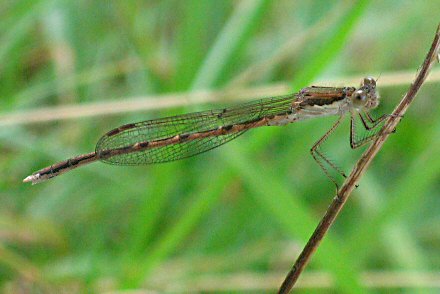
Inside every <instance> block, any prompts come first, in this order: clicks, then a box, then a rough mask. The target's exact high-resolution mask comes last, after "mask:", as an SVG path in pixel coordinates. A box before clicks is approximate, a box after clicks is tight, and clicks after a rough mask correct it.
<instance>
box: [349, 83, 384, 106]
mask: <svg viewBox="0 0 440 294" xmlns="http://www.w3.org/2000/svg"><path fill="white" fill-rule="evenodd" d="M350 100H351V102H352V103H353V106H354V107H355V108H357V109H362V108H367V109H372V108H376V107H377V106H378V105H379V93H378V92H377V89H376V80H375V79H374V78H372V77H366V78H364V79H363V81H362V82H361V86H360V87H359V89H357V90H356V91H354V92H353V94H352V95H351V97H350Z"/></svg>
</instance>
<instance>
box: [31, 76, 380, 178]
mask: <svg viewBox="0 0 440 294" xmlns="http://www.w3.org/2000/svg"><path fill="white" fill-rule="evenodd" d="M378 105H379V95H378V92H377V89H376V81H375V80H374V79H373V78H371V77H367V78H364V79H363V81H362V83H361V85H360V87H359V88H357V89H356V88H354V87H339V88H335V87H316V86H311V87H307V88H304V89H302V90H301V91H300V92H298V93H295V94H290V95H285V96H278V97H271V98H265V99H261V100H257V101H253V102H249V103H245V104H241V105H238V106H233V107H231V108H223V109H217V110H208V111H202V112H195V113H190V114H184V115H178V116H172V117H166V118H160V119H153V120H147V121H142V122H138V123H130V124H126V125H123V126H120V127H118V128H116V129H113V130H111V131H109V132H108V133H107V134H105V135H104V136H103V137H102V138H101V139H100V140H99V141H98V143H97V145H96V148H95V151H94V152H91V153H88V154H83V155H80V156H76V157H73V158H70V159H68V160H65V161H62V162H59V163H56V164H53V165H51V166H49V167H46V168H43V169H41V170H39V171H37V172H35V173H33V174H32V175H30V176H28V177H27V178H25V179H24V180H23V181H24V182H32V183H33V184H35V183H39V182H42V181H45V180H47V179H50V178H53V177H55V176H57V175H60V174H62V173H65V172H67V171H70V170H72V169H74V168H77V167H79V166H82V165H85V164H87V163H91V162H94V161H97V160H100V161H103V162H106V163H110V164H119V165H141V164H154V163H163V162H169V161H174V160H179V159H183V158H188V157H191V156H194V155H197V154H200V153H203V152H206V151H208V150H211V149H213V148H216V147H218V146H220V145H222V144H225V143H227V142H229V141H231V140H233V139H235V138H237V137H238V136H240V135H241V134H243V133H244V132H246V131H248V130H250V129H253V128H257V127H262V126H282V125H286V124H288V123H292V122H296V121H301V120H305V119H309V118H316V117H322V116H331V115H333V116H339V119H338V120H337V121H336V123H335V124H334V125H333V126H332V128H331V129H330V130H329V131H328V132H327V133H325V134H324V136H323V137H321V139H320V140H318V141H317V142H316V144H315V145H314V146H313V147H312V148H311V153H312V156H313V158H314V159H315V160H316V161H317V162H318V164H319V165H320V166H321V168H322V169H323V170H324V172H325V173H326V175H327V176H328V177H329V178H330V179H331V180H332V181H333V182H334V183H335V184H336V181H335V179H334V178H333V177H332V176H331V175H330V174H329V172H328V170H327V168H326V165H328V166H330V167H331V168H333V169H335V170H336V171H338V172H339V173H340V174H341V175H343V176H345V174H344V173H343V172H342V171H341V170H340V169H339V168H338V167H337V166H336V165H334V164H333V163H332V162H330V161H329V160H328V159H327V158H326V157H325V156H324V155H323V154H322V152H320V151H319V146H320V145H321V144H322V142H324V141H325V140H326V139H327V137H328V136H329V135H330V134H331V133H332V132H333V131H334V130H335V129H336V127H337V126H338V125H339V123H340V122H341V120H342V118H343V117H344V115H345V114H346V113H350V117H351V127H350V145H351V147H352V148H357V147H359V146H362V145H364V144H366V143H368V142H369V141H371V140H372V139H373V138H374V136H375V134H376V133H373V134H371V135H370V136H367V137H363V138H362V139H357V137H356V131H355V117H356V116H359V117H360V119H361V121H362V124H363V126H364V127H365V129H367V130H371V129H374V128H376V127H377V126H378V125H380V123H381V122H382V121H383V120H384V119H385V118H386V115H384V116H381V117H380V118H378V119H373V118H372V116H371V115H370V113H369V110H370V109H373V108H375V107H377V106H378Z"/></svg>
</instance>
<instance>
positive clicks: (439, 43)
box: [278, 24, 440, 293]
mask: <svg viewBox="0 0 440 294" xmlns="http://www.w3.org/2000/svg"><path fill="white" fill-rule="evenodd" d="M439 47H440V24H439V26H438V27H437V31H436V34H435V37H434V41H433V42H432V45H431V49H430V50H429V52H428V54H427V56H426V58H425V61H424V62H423V64H422V67H421V69H420V71H419V72H418V74H417V77H416V79H415V80H414V82H413V83H412V84H411V86H410V88H409V90H408V92H407V93H406V95H405V96H404V97H403V99H402V100H401V101H400V103H399V105H397V107H396V108H395V109H394V111H393V114H392V115H391V116H390V117H389V119H388V120H387V121H386V123H385V124H384V126H383V128H382V130H381V132H380V133H379V135H378V136H377V138H376V140H375V141H374V142H373V143H372V144H371V146H370V147H369V148H368V149H367V150H366V151H365V152H364V154H362V157H361V158H360V159H359V161H358V162H357V163H356V165H355V167H354V169H353V171H352V172H351V174H350V176H349V177H348V178H347V179H346V181H345V182H344V184H343V186H342V187H341V189H339V191H338V192H337V194H336V196H335V197H334V198H333V201H332V203H331V204H330V206H329V207H328V209H327V211H326V213H325V215H324V217H323V218H322V219H321V222H320V223H319V224H318V226H317V227H316V229H315V231H314V232H313V234H312V236H311V237H310V239H309V241H308V242H307V244H306V246H305V247H304V249H303V251H302V252H301V254H300V255H299V257H298V259H297V260H296V262H295V264H294V265H293V267H292V269H291V270H290V272H289V273H288V274H287V276H286V278H285V279H284V282H283V284H282V285H281V287H280V289H279V291H278V293H288V292H289V291H290V290H291V289H292V287H293V286H294V285H295V283H296V281H297V280H298V277H299V276H300V274H301V272H302V271H303V270H304V268H305V266H306V265H307V263H308V262H309V260H310V258H311V256H312V255H313V253H314V252H315V251H316V249H317V248H318V246H319V244H320V242H321V240H322V238H323V237H324V236H325V234H326V233H327V231H328V229H329V228H330V226H331V225H332V224H333V222H334V221H335V219H336V217H337V216H338V214H339V212H340V211H341V209H342V208H343V207H344V204H345V203H346V202H347V199H348V197H349V196H350V194H351V192H352V191H353V189H354V188H355V186H356V184H357V183H358V182H359V180H360V178H361V176H362V175H363V173H364V172H365V171H366V170H367V168H368V166H369V165H370V163H371V161H372V160H373V158H374V157H375V156H376V154H377V153H378V152H379V150H380V149H381V148H382V145H383V144H384V143H385V141H386V139H387V138H388V136H389V135H390V134H391V133H392V132H393V131H394V130H395V129H396V126H397V125H398V124H399V122H400V120H401V118H402V117H403V115H404V114H405V112H406V110H407V109H408V107H409V105H410V104H411V102H412V101H413V100H414V97H415V96H416V94H417V92H418V91H419V89H420V87H421V86H422V84H423V83H424V81H425V79H426V77H427V76H428V74H429V72H430V70H431V67H432V65H433V64H434V62H435V60H438V59H439Z"/></svg>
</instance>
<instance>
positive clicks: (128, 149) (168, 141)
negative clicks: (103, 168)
mask: <svg viewBox="0 0 440 294" xmlns="http://www.w3.org/2000/svg"><path fill="white" fill-rule="evenodd" d="M267 124H268V118H266V117H263V118H259V119H257V120H254V121H249V122H246V123H242V124H236V125H227V126H220V127H218V128H217V129H213V130H208V131H204V132H198V133H190V134H180V135H175V136H173V137H168V138H164V139H160V140H153V141H144V142H138V143H135V144H133V145H129V146H124V147H120V148H117V149H113V150H102V151H100V152H99V154H98V156H99V158H101V159H106V158H110V157H112V156H115V155H119V154H127V153H132V152H138V151H142V150H146V149H152V148H160V147H163V146H167V145H172V144H178V143H181V142H187V141H193V140H197V139H203V138H207V137H213V136H222V135H227V134H231V133H237V132H242V131H245V130H248V129H251V128H256V127H261V126H265V125H267Z"/></svg>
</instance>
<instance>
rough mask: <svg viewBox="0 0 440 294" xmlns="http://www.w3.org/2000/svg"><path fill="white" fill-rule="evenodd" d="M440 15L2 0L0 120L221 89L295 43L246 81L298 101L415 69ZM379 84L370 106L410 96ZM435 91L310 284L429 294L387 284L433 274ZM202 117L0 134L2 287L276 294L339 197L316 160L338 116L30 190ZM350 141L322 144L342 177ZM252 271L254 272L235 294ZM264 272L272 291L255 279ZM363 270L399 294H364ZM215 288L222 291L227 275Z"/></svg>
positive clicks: (81, 122) (422, 4)
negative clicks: (107, 142)
mask: <svg viewBox="0 0 440 294" xmlns="http://www.w3.org/2000/svg"><path fill="white" fill-rule="evenodd" d="M439 7H440V2H439V1H353V2H352V1H325V0H314V1H288V0H284V1H268V0H255V1H246V0H242V1H232V0H231V1H230V0H224V1H198V0H188V1H177V0H164V1H153V0H150V1H84V0H81V1H63V0H38V1H30V0H29V1H26V0H21V1H8V0H6V1H2V3H0V16H1V17H0V121H1V118H2V116H3V117H4V116H6V115H8V114H10V113H20V112H23V111H27V110H32V109H39V108H42V107H47V108H49V109H50V108H51V107H53V106H59V105H77V104H85V105H87V104H89V103H93V102H102V101H121V102H123V101H124V100H125V99H130V97H135V96H147V95H148V96H152V95H158V94H164V93H173V92H179V93H180V92H187V93H191V91H195V90H198V89H222V88H226V87H229V91H231V89H230V85H231V84H233V82H234V80H235V79H236V78H237V77H239V76H240V74H241V73H243V72H244V71H246V70H247V69H249V68H251V67H252V66H254V65H255V64H259V63H261V62H264V61H265V60H270V59H271V58H273V56H275V55H277V54H278V53H279V51H280V49H281V48H283V45H286V43H287V42H288V40H291V39H292V38H294V37H295V36H298V40H297V41H296V42H294V50H292V51H291V52H289V54H288V55H285V56H284V58H283V59H280V60H279V61H278V62H273V63H271V64H269V65H266V66H263V70H260V71H256V72H255V73H253V72H252V74H251V78H250V79H248V80H245V81H244V82H242V83H241V84H240V87H246V86H252V85H264V84H270V83H273V82H279V81H288V82H289V83H290V84H291V85H293V86H292V91H297V90H298V89H300V88H301V87H304V86H307V85H311V84H314V83H315V84H316V80H317V79H320V80H328V79H335V77H342V76H345V77H350V76H362V75H368V74H371V75H376V76H377V75H379V74H381V76H384V77H385V76H387V75H388V74H390V73H394V72H399V71H402V70H404V71H410V72H414V73H415V72H416V69H417V68H418V66H419V65H420V64H421V62H422V60H423V58H424V56H425V54H426V52H427V50H428V46H429V45H430V42H431V39H432V37H433V34H434V31H435V28H436V26H437V22H438V11H439V10H438V8H439ZM294 40H295V39H294ZM295 44H296V45H295ZM288 48H289V46H288ZM380 82H381V81H380V79H379V82H378V83H379V89H380V90H381V93H382V97H383V98H382V104H381V107H380V109H379V110H378V112H389V111H390V110H391V109H392V108H393V107H394V105H395V104H396V103H397V102H398V100H399V98H400V97H401V96H402V95H403V94H404V93H405V90H406V89H407V85H405V86H402V85H401V84H399V85H396V86H388V87H383V88H381V86H380ZM408 82H409V81H408ZM397 84H398V83H397ZM354 86H356V85H354ZM232 89H233V88H232ZM439 94H440V88H439V86H438V83H431V84H426V85H425V86H424V87H423V89H422V91H421V93H420V95H419V97H417V101H416V102H415V104H414V106H413V107H412V108H411V109H410V111H409V112H408V114H407V115H406V117H405V118H404V120H403V122H402V123H401V124H400V126H399V128H398V130H397V133H396V134H395V135H393V136H392V137H391V138H390V140H389V141H388V142H387V143H386V145H385V147H384V148H383V149H382V150H381V152H380V153H379V155H378V156H377V157H376V159H375V161H374V163H373V165H372V166H371V167H370V169H369V171H368V173H367V174H366V175H365V176H364V177H363V180H362V182H361V183H360V187H359V188H358V189H356V191H354V193H353V195H352V198H351V199H350V201H349V203H348V205H347V207H345V209H344V211H343V212H342V213H341V215H340V217H339V220H338V221H337V222H336V224H335V226H334V227H333V228H332V229H331V231H330V233H329V235H328V236H327V237H326V239H325V241H324V242H323V244H322V246H321V247H320V248H319V250H318V252H317V254H316V256H315V257H314V258H313V260H312V262H311V264H310V265H309V267H308V269H307V271H306V273H305V275H304V276H305V277H306V276H307V274H308V273H315V272H321V273H322V272H327V273H330V274H331V276H332V277H333V279H334V280H333V281H334V284H333V289H334V291H335V292H337V293H344V292H345V293H365V292H368V291H371V292H372V293H390V292H392V291H394V292H395V293H402V291H403V292H405V291H406V292H407V293H415V292H417V291H420V292H421V293H425V292H428V293H429V292H431V291H432V293H435V292H436V290H435V289H434V288H429V287H426V286H421V287H413V286H408V284H406V283H405V282H406V281H407V280H408V279H409V278H402V279H394V278H393V277H395V276H392V275H391V277H390V276H389V275H388V274H389V273H408V275H409V276H410V277H411V278H412V279H415V280H416V281H417V279H418V278H420V279H423V277H422V275H424V274H430V273H433V272H435V271H437V272H438V271H439V270H440V229H439V228H440V216H439V213H438V211H439V208H440V197H439V196H440V193H439V189H440V184H439V183H440V156H439V154H438V151H439V147H440V118H439V115H438V110H439V109H440V108H439V106H440V102H439V101H440V100H439V99H438V97H439ZM189 97H191V96H190V95H189ZM189 99H191V98H189ZM210 107H218V106H214V105H202V106H200V105H194V106H193V107H185V108H180V109H177V108H174V109H170V110H163V111H149V112H132V113H129V114H124V115H122V114H119V115H110V113H109V114H108V115H101V116H99V117H98V116H92V117H84V118H76V119H74V120H62V121H59V120H52V121H48V122H42V123H33V124H26V123H25V124H11V125H5V124H4V125H2V127H1V129H0V158H1V160H0V162H1V166H0V196H1V197H0V201H1V205H0V209H1V210H0V232H1V234H0V237H1V239H0V241H1V243H0V282H1V287H2V289H3V290H4V291H6V292H11V293H12V292H16V291H18V290H19V289H21V290H29V291H32V290H36V289H40V290H41V291H42V292H58V291H64V292H102V291H110V290H111V291H115V290H120V289H140V288H142V289H151V290H158V291H164V290H167V291H176V292H181V291H182V289H190V290H188V291H192V292H194V291H196V290H197V289H200V291H203V290H206V291H208V290H209V291H212V292H220V291H221V290H224V289H228V291H232V292H241V291H245V290H246V289H248V290H249V291H256V292H260V291H270V292H274V290H275V288H276V287H277V285H278V281H279V282H281V279H282V277H283V275H284V274H285V273H287V271H288V269H289V268H290V266H291V264H292V263H293V261H294V257H295V256H296V255H297V254H298V252H299V251H298V250H299V249H300V248H301V246H302V245H303V244H304V243H305V241H306V240H307V238H308V237H309V236H310V234H311V233H312V231H313V229H314V227H315V226H316V224H317V223H318V222H319V219H320V216H321V215H322V214H323V212H324V211H325V208H326V207H327V205H328V204H329V202H330V201H331V199H332V197H333V194H334V187H333V186H332V183H331V182H330V181H328V179H326V177H325V176H324V175H323V173H322V172H321V170H320V169H319V167H318V166H317V165H316V164H315V163H314V162H313V159H312V158H311V156H310V155H309V148H310V147H311V146H312V144H313V143H314V141H315V140H316V139H318V138H319V137H320V136H321V135H322V134H323V133H324V132H325V131H326V130H327V129H328V128H329V127H330V125H331V122H332V121H333V119H334V118H329V119H320V120H315V121H306V122H304V123H301V124H297V125H291V126H286V127H283V128H262V129H259V130H256V131H252V132H249V133H247V134H245V135H244V136H242V137H240V138H239V139H237V140H235V141H234V142H231V143H229V144H227V145H226V146H224V147H221V148H219V149H216V150H214V151H211V152H209V153H206V154H203V155H200V156H197V157H194V158H191V159H187V160H183V161H179V162H175V163H169V164H162V165H155V166H142V167H115V166H111V165H104V164H102V163H96V164H93V165H91V166H88V167H84V168H81V169H78V170H75V171H73V172H71V173H69V174H66V175H63V176H61V177H59V178H56V179H54V180H51V181H49V182H46V183H42V184H40V185H37V186H30V185H25V184H22V183H21V179H22V178H24V177H25V176H27V175H28V174H30V173H31V172H33V171H35V170H37V169H40V168H42V167H44V166H47V165H49V164H52V163H54V162H56V161H60V160H63V159H65V158H68V157H70V156H73V155H77V154H81V153H84V152H89V151H91V150H93V146H94V144H95V142H96V141H97V140H98V139H99V137H100V136H101V135H102V134H104V133H105V132H106V131H108V130H110V129H112V128H114V127H117V126H119V125H121V124H124V123H128V122H134V121H139V120H145V119H149V118H155V117H160V116H165V115H172V114H178V113H182V112H186V111H191V110H194V109H209V108H210ZM348 145H349V143H348V124H347V123H346V124H344V127H342V128H341V129H340V130H339V131H338V132H337V133H336V134H335V135H334V137H333V139H331V140H329V142H328V143H327V144H326V151H327V152H328V154H329V155H330V157H332V158H333V159H334V160H335V161H337V162H338V163H340V165H342V166H343V167H344V169H345V170H347V171H349V170H350V168H351V167H352V166H353V164H354V163H355V161H356V158H358V157H359V155H360V152H356V151H351V150H350V148H349V147H348ZM252 274H255V275H256V276H257V277H260V279H257V281H258V283H252V282H250V285H251V287H250V288H245V287H244V286H242V285H246V279H247V278H248V277H249V275H252ZM273 274H276V275H277V279H276V281H277V282H274V281H273V279H272V280H270V279H268V282H267V283H263V281H266V280H265V279H266V278H268V277H270V275H273ZM368 274H370V276H371V275H373V276H374V275H376V277H378V279H379V280H384V281H385V282H384V284H385V285H386V283H387V282H388V283H389V284H393V283H394V284H393V285H394V286H393V287H388V286H383V285H376V286H374V287H371V286H370V287H367V286H366V285H368V277H369V276H368ZM224 277H232V278H231V280H230V282H218V281H223V280H222V278H224ZM309 277H310V280H309V281H310V282H309V286H310V288H307V289H306V290H304V291H305V292H307V293H310V292H311V291H316V292H328V288H327V289H325V290H318V288H320V287H323V286H320V285H322V279H319V278H317V277H316V279H315V280H314V279H313V277H314V276H312V275H311V276H309ZM203 278H211V279H206V280H203ZM234 278H235V279H234ZM432 279H433V280H434V281H435V279H436V277H433V278H432ZM437 279H438V276H437ZM305 280H306V279H305ZM305 280H304V281H305ZM203 281H204V282H203ZM216 281H217V282H216ZM226 281H228V280H227V279H226ZM324 284H325V283H324ZM240 285H241V286H240ZM242 287H244V288H242ZM437 287H439V285H438V283H437ZM173 289H174V290H173ZM437 291H439V288H437Z"/></svg>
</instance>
